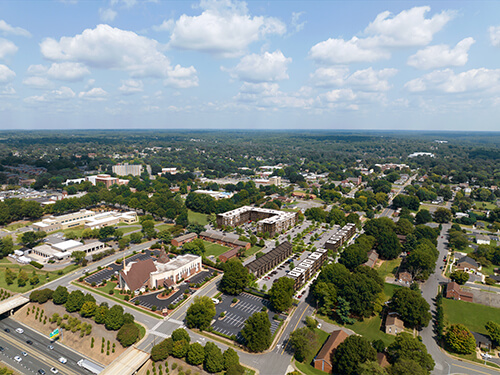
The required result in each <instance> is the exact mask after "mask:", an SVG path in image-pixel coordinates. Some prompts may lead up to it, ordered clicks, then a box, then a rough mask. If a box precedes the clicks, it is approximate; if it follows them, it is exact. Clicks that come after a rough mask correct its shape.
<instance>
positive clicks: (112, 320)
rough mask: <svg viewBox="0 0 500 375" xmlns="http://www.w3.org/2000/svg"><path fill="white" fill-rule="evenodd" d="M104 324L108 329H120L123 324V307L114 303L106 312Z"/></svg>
mask: <svg viewBox="0 0 500 375" xmlns="http://www.w3.org/2000/svg"><path fill="white" fill-rule="evenodd" d="M104 325H105V327H106V329H108V330H112V331H116V330H119V329H120V328H121V327H122V326H123V307H122V306H120V305H113V306H112V307H111V308H110V309H109V310H108V312H107V313H106V318H105V319H104Z"/></svg>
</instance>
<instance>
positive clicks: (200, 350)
mask: <svg viewBox="0 0 500 375" xmlns="http://www.w3.org/2000/svg"><path fill="white" fill-rule="evenodd" d="M204 360H205V348H204V347H203V345H201V344H200V343H197V342H195V343H192V344H191V345H189V350H188V352H187V356H186V362H187V363H189V364H190V365H194V366H198V365H201V364H202V363H203V361H204Z"/></svg>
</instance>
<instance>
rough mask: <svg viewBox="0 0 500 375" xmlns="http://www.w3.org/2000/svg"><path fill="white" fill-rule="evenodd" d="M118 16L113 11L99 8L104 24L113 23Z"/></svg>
mask: <svg viewBox="0 0 500 375" xmlns="http://www.w3.org/2000/svg"><path fill="white" fill-rule="evenodd" d="M117 14H118V13H116V12H115V11H114V10H113V9H103V8H99V18H100V19H101V21H102V22H113V21H114V20H115V18H116V16H117Z"/></svg>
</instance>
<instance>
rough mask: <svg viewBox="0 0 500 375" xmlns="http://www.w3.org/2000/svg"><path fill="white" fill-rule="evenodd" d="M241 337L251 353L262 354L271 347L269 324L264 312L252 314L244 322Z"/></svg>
mask: <svg viewBox="0 0 500 375" xmlns="http://www.w3.org/2000/svg"><path fill="white" fill-rule="evenodd" d="M241 335H242V336H243V338H244V339H245V340H246V342H247V343H246V346H247V348H248V349H250V350H251V351H252V352H262V351H264V350H266V349H267V348H269V345H271V322H269V316H268V315H267V313H266V312H264V311H261V312H257V313H254V314H253V315H252V316H251V317H250V318H248V319H247V320H246V322H245V326H244V327H243V329H242V330H241Z"/></svg>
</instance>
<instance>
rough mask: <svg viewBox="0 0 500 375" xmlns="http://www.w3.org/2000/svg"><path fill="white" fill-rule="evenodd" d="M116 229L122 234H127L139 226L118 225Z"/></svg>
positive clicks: (138, 228)
mask: <svg viewBox="0 0 500 375" xmlns="http://www.w3.org/2000/svg"><path fill="white" fill-rule="evenodd" d="M118 230H119V231H120V232H122V233H123V234H127V233H130V232H133V231H134V230H141V227H120V228H119V229H118Z"/></svg>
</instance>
